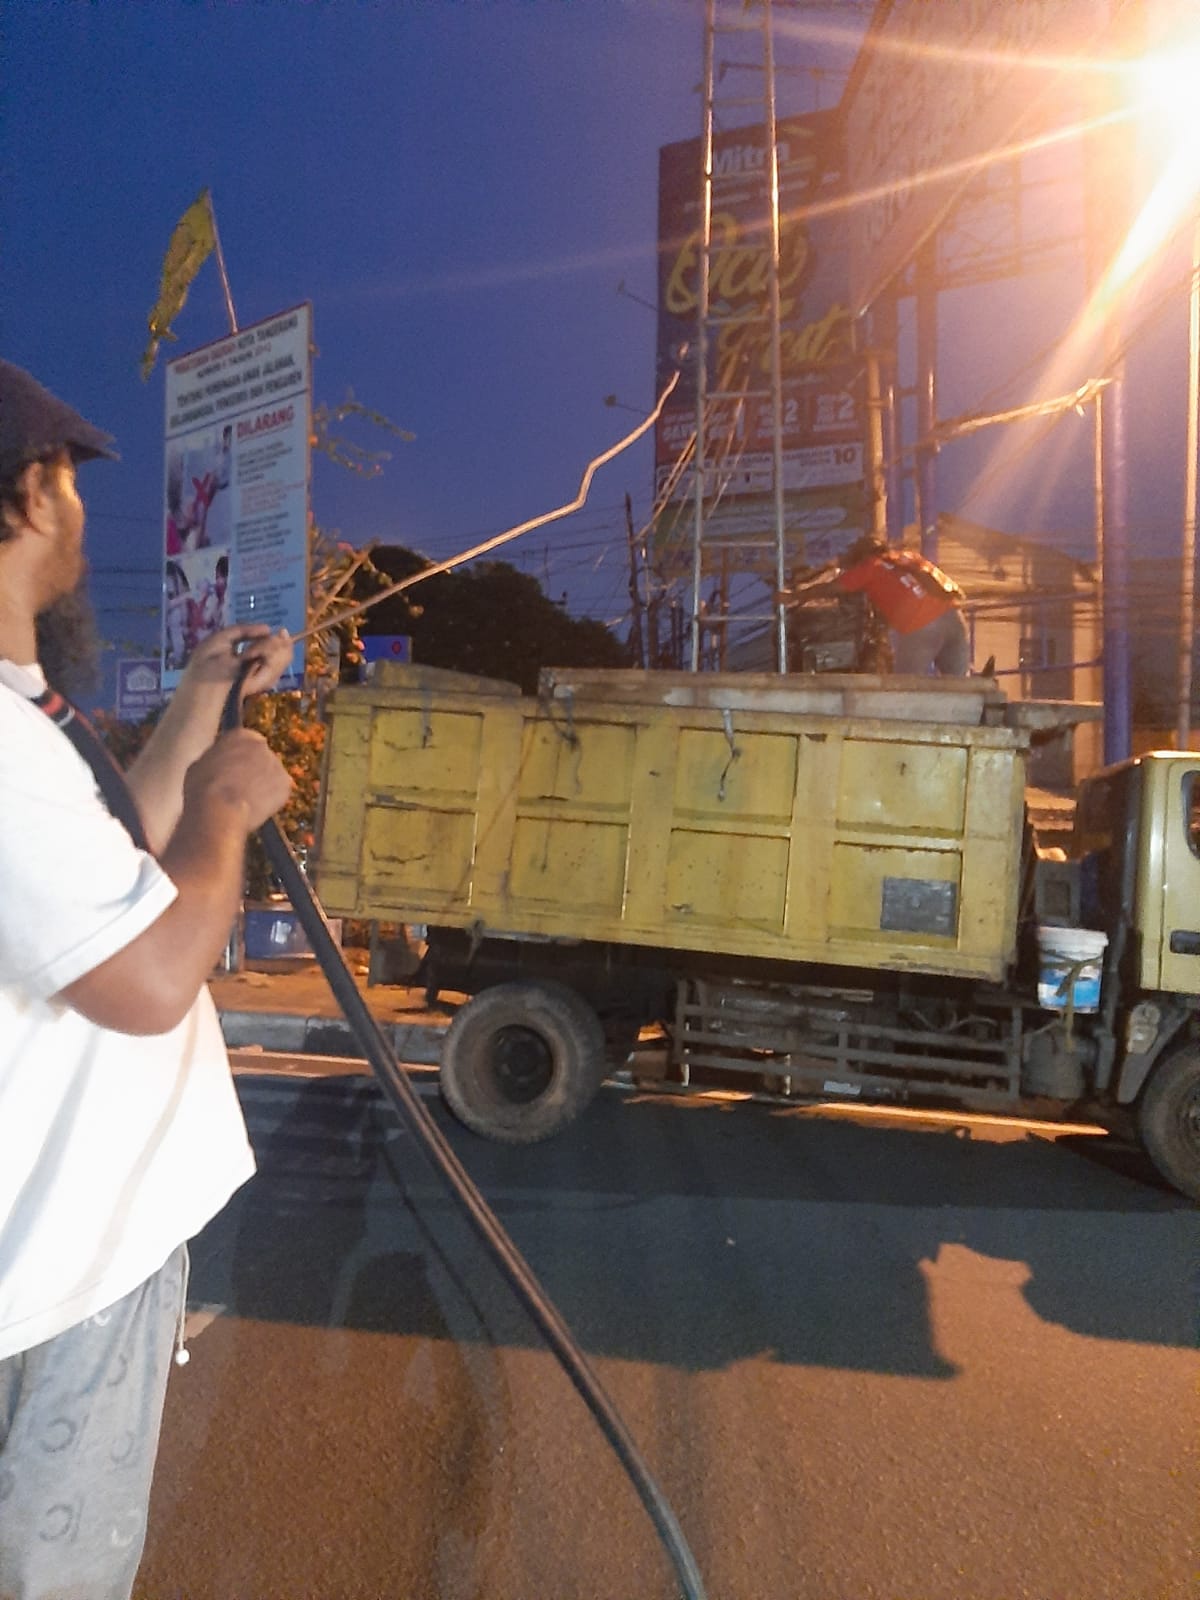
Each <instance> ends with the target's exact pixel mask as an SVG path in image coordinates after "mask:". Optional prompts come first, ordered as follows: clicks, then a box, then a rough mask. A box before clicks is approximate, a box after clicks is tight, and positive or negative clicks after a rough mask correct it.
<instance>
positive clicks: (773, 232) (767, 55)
mask: <svg viewBox="0 0 1200 1600" xmlns="http://www.w3.org/2000/svg"><path fill="white" fill-rule="evenodd" d="M762 26H763V77H764V80H765V82H764V109H765V113H766V129H765V132H766V140H767V188H768V209H769V213H770V216H769V223H770V239H771V253H770V259H769V262H768V272H767V280H768V286H769V291H770V314H771V323H770V328H771V475H772V477H773V479H774V483H775V593H776V595H780V596H781V595H782V593H783V590H784V587H785V585H786V583H787V572H786V570H785V553H786V528H785V526H784V511H783V356H782V353H781V351H780V347H779V318H780V308H779V141H778V131H777V128H776V122H775V46H774V40H773V37H772V33H773V28H772V19H771V0H763V22H762ZM775 648H776V668H777V670H778V671H779V672H786V671H787V607H786V605H785V604H784V601H783V600H782V599H777V600H776V602H775Z"/></svg>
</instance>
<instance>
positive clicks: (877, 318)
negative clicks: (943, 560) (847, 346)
mask: <svg viewBox="0 0 1200 1600" xmlns="http://www.w3.org/2000/svg"><path fill="white" fill-rule="evenodd" d="M899 322H900V318H899V307H898V305H897V300H896V294H895V290H894V289H893V288H891V287H890V286H889V287H888V288H887V289H885V290H884V292H883V294H882V295H881V296H880V297H879V299H878V300H877V301H876V302H875V304H874V305H873V306H872V307H871V342H872V344H874V345H875V347H876V348H877V349H878V350H879V351H880V353H881V359H882V363H883V366H882V370H881V373H880V378H881V398H882V403H883V414H882V421H883V429H884V448H883V460H884V487H885V490H886V495H887V525H886V528H885V529H884V532H885V534H886V537H887V541H888V543H889V544H900V543H901V542H902V541H903V538H904V475H903V473H902V471H901V468H900V402H899V397H898V396H897V393H896V373H897V370H898V364H899V356H898V353H897V345H898V343H899Z"/></svg>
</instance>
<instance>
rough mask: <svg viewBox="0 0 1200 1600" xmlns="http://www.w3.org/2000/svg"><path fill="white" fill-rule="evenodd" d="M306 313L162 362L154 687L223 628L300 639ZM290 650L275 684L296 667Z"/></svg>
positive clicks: (167, 682) (294, 675)
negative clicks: (237, 626)
mask: <svg viewBox="0 0 1200 1600" xmlns="http://www.w3.org/2000/svg"><path fill="white" fill-rule="evenodd" d="M311 350H312V307H311V306H309V305H301V306H296V307H294V308H293V309H292V310H290V311H283V312H279V313H278V314H277V315H275V316H273V317H268V318H266V320H265V321H263V322H258V323H255V324H253V325H252V326H250V327H248V328H243V329H241V330H240V331H239V332H238V333H234V334H230V335H229V336H228V337H227V338H224V339H218V340H217V341H215V343H213V344H209V345H205V346H204V347H203V348H201V349H199V350H194V351H192V352H191V353H190V354H188V355H185V356H180V357H178V358H177V359H176V360H174V361H171V362H168V363H167V369H166V374H167V377H166V490H165V496H164V512H163V530H164V531H163V685H164V688H166V689H167V690H170V689H173V688H174V687H175V685H176V684H177V683H178V681H179V677H180V674H181V673H182V671H183V668H184V666H185V665H186V664H187V661H188V658H189V656H190V655H191V653H192V651H193V650H194V649H195V648H196V646H197V645H198V644H199V643H200V641H201V640H202V639H205V638H207V637H208V635H209V634H210V633H214V632H216V630H217V629H218V628H222V627H225V626H227V625H228V624H229V623H231V622H266V623H269V624H270V626H271V627H273V628H276V627H285V628H287V629H288V630H289V632H291V633H294V634H300V633H303V631H304V628H305V623H306V619H307V607H308V523H309V510H308V500H309V429H310V411H311ZM303 656H304V653H303V649H302V647H300V646H297V648H296V652H295V655H294V657H293V661H292V669H291V672H290V673H289V674H288V678H287V679H286V680H285V681H290V682H293V683H294V682H295V681H297V679H298V678H299V676H300V675H301V674H302V673H303V670H304V659H303Z"/></svg>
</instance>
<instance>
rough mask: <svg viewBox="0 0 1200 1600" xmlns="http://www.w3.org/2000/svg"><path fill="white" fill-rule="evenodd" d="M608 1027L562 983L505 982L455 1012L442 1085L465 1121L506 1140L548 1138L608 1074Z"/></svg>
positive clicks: (445, 1049) (446, 1043) (574, 1114)
mask: <svg viewBox="0 0 1200 1600" xmlns="http://www.w3.org/2000/svg"><path fill="white" fill-rule="evenodd" d="M606 1070H607V1065H606V1061H605V1048H604V1029H603V1028H602V1027H601V1025H600V1019H599V1017H598V1016H597V1015H596V1013H595V1012H594V1011H593V1010H592V1008H591V1007H590V1006H589V1005H588V1004H587V1002H586V1001H584V1000H581V999H580V997H579V996H578V995H577V994H576V993H575V992H574V990H573V989H568V988H566V987H565V986H564V985H563V984H560V983H500V984H497V985H496V986H495V988H492V989H484V990H483V991H482V992H481V993H480V994H477V995H476V996H475V997H474V999H472V1000H468V1001H467V1003H466V1005H464V1006H463V1007H461V1009H460V1010H459V1011H458V1012H457V1014H456V1015H455V1018H454V1021H453V1022H452V1023H451V1024H450V1027H449V1029H448V1030H447V1033H446V1038H445V1041H444V1043H443V1046H442V1067H441V1088H442V1094H443V1096H444V1098H445V1100H446V1104H447V1105H448V1106H449V1107H450V1109H451V1111H453V1112H454V1115H455V1116H456V1117H458V1119H459V1121H460V1122H465V1123H466V1125H467V1127H468V1128H471V1129H473V1130H474V1131H475V1132H476V1133H481V1134H483V1135H484V1136H485V1138H488V1139H497V1140H499V1141H500V1142H501V1143H503V1144H532V1143H533V1142H534V1140H536V1139H548V1138H549V1137H550V1135H551V1134H554V1133H558V1132H559V1131H560V1129H562V1128H565V1127H566V1125H567V1124H568V1123H569V1122H571V1121H572V1120H573V1119H574V1118H575V1117H577V1116H578V1115H579V1113H580V1112H581V1111H582V1110H583V1108H584V1107H585V1106H586V1105H587V1104H588V1102H589V1101H590V1100H591V1099H592V1097H593V1096H594V1095H595V1093H596V1091H597V1090H598V1089H599V1087H600V1085H601V1083H602V1082H603V1081H604V1077H605V1073H606Z"/></svg>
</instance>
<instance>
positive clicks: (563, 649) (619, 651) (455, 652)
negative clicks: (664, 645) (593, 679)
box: [356, 545, 630, 694]
mask: <svg viewBox="0 0 1200 1600" xmlns="http://www.w3.org/2000/svg"><path fill="white" fill-rule="evenodd" d="M372 559H373V561H374V564H375V567H376V569H377V570H378V571H379V572H381V573H384V574H386V577H387V580H388V582H390V583H395V582H398V581H399V580H400V579H401V578H406V577H409V576H411V575H412V574H413V573H416V572H420V571H421V570H422V569H423V568H424V567H426V566H428V565H430V563H429V562H428V561H427V560H426V559H425V558H424V557H423V556H421V555H419V554H418V553H417V552H416V551H414V550H409V549H406V548H405V547H403V546H400V545H379V546H377V547H376V548H375V550H374V551H373V552H372ZM356 581H357V580H356ZM367 581H371V582H374V580H364V585H363V588H362V589H360V590H359V591H358V592H359V593H361V594H362V596H363V598H365V597H366V595H367V594H368V593H369V592H370V591H369V590H368V589H366V587H365V585H366V582H367ZM362 630H363V632H364V633H365V634H396V633H402V634H409V635H411V637H412V641H413V659H414V661H419V662H421V663H422V664H423V665H426V666H431V667H445V668H449V669H450V670H452V671H455V672H469V673H473V674H475V675H477V676H479V677H484V678H500V679H504V680H506V681H507V682H509V683H515V684H518V685H519V686H520V688H521V690H522V692H523V693H525V694H534V693H536V692H537V680H538V673H539V671H540V670H541V668H542V667H627V666H628V665H629V664H630V656H629V651H628V648H627V647H626V646H625V645H624V644H622V643H621V642H620V641H619V640H618V639H617V638H616V637H615V636H614V635H613V634H612V633H610V632H609V630H608V629H607V628H606V627H605V626H604V624H603V623H601V622H595V621H593V620H591V619H590V618H576V617H572V616H569V615H568V613H567V611H566V609H565V607H564V606H562V605H560V604H558V603H556V602H555V601H553V600H551V599H549V598H548V597H547V596H546V595H545V594H544V593H543V591H542V587H541V585H540V584H539V583H538V581H537V579H536V578H532V577H530V576H529V575H528V574H527V573H524V572H518V571H517V569H516V568H515V567H513V566H511V565H510V564H509V563H508V562H506V561H484V562H479V563H477V564H476V565H474V566H471V567H467V568H464V569H463V570H462V571H460V572H441V573H437V574H435V576H433V577H431V578H428V579H426V580H425V581H424V582H422V583H420V584H417V585H416V586H415V587H414V588H412V589H410V590H406V591H405V592H404V593H403V594H398V595H394V596H393V597H392V598H390V599H388V600H381V601H380V602H379V603H378V604H377V605H376V606H375V607H374V608H373V609H372V610H370V611H368V612H367V613H366V615H365V616H364V617H363V619H362Z"/></svg>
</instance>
